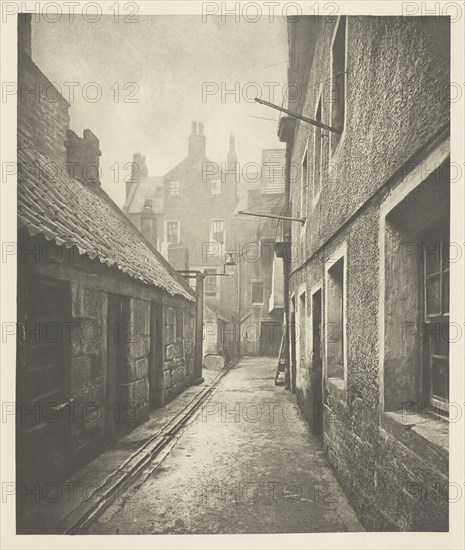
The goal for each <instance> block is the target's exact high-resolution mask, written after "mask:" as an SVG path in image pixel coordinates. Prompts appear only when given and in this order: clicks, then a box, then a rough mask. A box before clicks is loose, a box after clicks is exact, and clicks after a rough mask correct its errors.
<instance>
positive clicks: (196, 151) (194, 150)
mask: <svg viewBox="0 0 465 550" xmlns="http://www.w3.org/2000/svg"><path fill="white" fill-rule="evenodd" d="M197 128H198V132H197ZM203 132H204V127H203V122H199V123H198V127H197V122H193V123H192V131H191V135H190V136H189V157H191V158H201V159H204V158H205V150H206V146H205V135H204V133H203Z"/></svg>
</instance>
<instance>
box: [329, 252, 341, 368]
mask: <svg viewBox="0 0 465 550" xmlns="http://www.w3.org/2000/svg"><path fill="white" fill-rule="evenodd" d="M336 258H337V256H336ZM327 265H328V266H329V267H327V272H326V277H327V278H326V296H327V298H326V299H327V301H326V320H327V322H326V365H327V369H326V373H327V376H328V378H344V363H345V342H344V340H345V335H344V332H345V326H344V325H345V323H344V317H345V311H344V310H345V289H344V284H345V281H344V278H345V269H344V257H343V256H342V257H339V258H338V259H337V260H336V261H335V259H331V260H329V261H328V262H327Z"/></svg>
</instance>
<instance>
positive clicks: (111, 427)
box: [105, 294, 128, 440]
mask: <svg viewBox="0 0 465 550" xmlns="http://www.w3.org/2000/svg"><path fill="white" fill-rule="evenodd" d="M127 330H128V325H127V323H125V319H124V298H123V297H122V296H118V295H116V294H108V317H107V384H106V385H107V388H106V390H107V391H106V411H105V413H106V414H105V435H106V437H107V438H108V439H110V440H111V439H113V438H114V437H115V436H116V435H117V432H118V424H119V421H120V418H121V417H122V416H124V414H126V411H122V410H121V409H120V395H119V393H120V384H121V371H122V361H123V360H124V358H125V356H126V353H125V351H126V350H125V346H126V340H127V338H126V334H127Z"/></svg>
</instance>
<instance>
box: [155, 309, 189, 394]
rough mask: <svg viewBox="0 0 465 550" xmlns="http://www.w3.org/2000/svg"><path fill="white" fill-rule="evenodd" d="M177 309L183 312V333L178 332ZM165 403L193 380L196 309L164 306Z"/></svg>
mask: <svg viewBox="0 0 465 550" xmlns="http://www.w3.org/2000/svg"><path fill="white" fill-rule="evenodd" d="M176 310H178V311H180V312H182V317H183V335H182V336H179V335H178V334H176V332H177V331H176ZM163 317H164V327H163V329H164V333H163V334H164V343H163V345H164V361H163V392H164V399H163V401H164V404H166V403H168V402H169V401H171V400H172V399H173V398H174V397H176V395H179V394H180V393H181V392H183V391H184V390H185V389H186V388H187V387H188V386H189V385H190V384H191V382H192V376H193V369H194V309H193V307H189V306H187V307H178V308H175V307H165V308H164V315H163Z"/></svg>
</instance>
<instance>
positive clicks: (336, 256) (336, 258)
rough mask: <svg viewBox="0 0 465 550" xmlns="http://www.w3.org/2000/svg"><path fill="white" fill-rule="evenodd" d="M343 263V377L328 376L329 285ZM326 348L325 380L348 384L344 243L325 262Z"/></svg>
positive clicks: (324, 359)
mask: <svg viewBox="0 0 465 550" xmlns="http://www.w3.org/2000/svg"><path fill="white" fill-rule="evenodd" d="M341 260H342V261H343V262H344V263H343V269H342V376H328V366H329V365H328V344H329V333H328V330H329V321H328V304H329V300H330V292H329V284H330V280H329V279H330V277H331V274H330V271H331V270H332V268H333V267H334V266H335V265H336V264H337V263H338V262H340V261H341ZM323 294H324V296H323V299H324V312H323V315H324V331H322V332H323V333H324V346H323V377H324V379H330V380H331V379H339V380H342V381H343V383H344V385H345V384H346V383H347V242H344V243H343V244H342V245H341V246H340V247H339V248H338V249H336V250H335V251H334V253H333V254H331V255H330V257H329V258H328V259H327V260H326V261H325V280H324V293H323Z"/></svg>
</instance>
